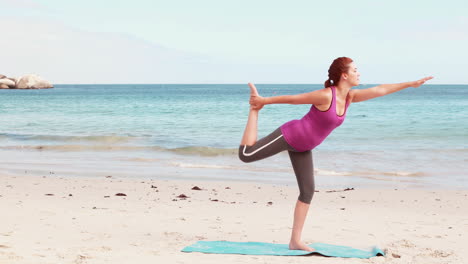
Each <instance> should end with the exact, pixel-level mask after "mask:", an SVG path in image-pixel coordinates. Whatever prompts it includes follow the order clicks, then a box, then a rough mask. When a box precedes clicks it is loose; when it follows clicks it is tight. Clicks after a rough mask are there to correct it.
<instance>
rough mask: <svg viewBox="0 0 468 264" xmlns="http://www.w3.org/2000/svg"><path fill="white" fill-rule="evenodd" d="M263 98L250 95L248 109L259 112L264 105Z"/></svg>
mask: <svg viewBox="0 0 468 264" xmlns="http://www.w3.org/2000/svg"><path fill="white" fill-rule="evenodd" d="M264 102H265V98H263V97H261V96H260V95H250V100H249V103H250V108H252V110H260V109H262V108H263V106H264V105H265V103H264Z"/></svg>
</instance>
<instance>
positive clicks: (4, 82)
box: [0, 78, 16, 89]
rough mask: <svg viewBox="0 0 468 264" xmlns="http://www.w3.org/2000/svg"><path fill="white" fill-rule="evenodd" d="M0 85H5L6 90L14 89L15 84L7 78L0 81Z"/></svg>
mask: <svg viewBox="0 0 468 264" xmlns="http://www.w3.org/2000/svg"><path fill="white" fill-rule="evenodd" d="M0 84H5V85H6V86H7V87H8V88H14V87H15V86H16V83H15V82H14V81H12V80H10V79H7V78H3V79H0ZM3 89H5V88H3Z"/></svg>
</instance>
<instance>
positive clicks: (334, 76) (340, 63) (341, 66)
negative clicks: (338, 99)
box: [324, 57, 353, 88]
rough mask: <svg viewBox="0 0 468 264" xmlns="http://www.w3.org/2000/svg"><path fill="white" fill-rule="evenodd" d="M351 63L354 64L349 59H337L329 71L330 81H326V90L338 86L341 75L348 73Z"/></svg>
mask: <svg viewBox="0 0 468 264" xmlns="http://www.w3.org/2000/svg"><path fill="white" fill-rule="evenodd" d="M351 62H353V60H352V59H350V58H348V57H339V58H336V59H335V60H334V61H333V63H332V64H331V65H330V68H329V69H328V80H326V81H325V84H324V85H325V88H327V87H330V86H332V85H335V86H336V85H338V83H339V82H340V78H341V74H342V73H345V72H348V68H349V64H350V63H351Z"/></svg>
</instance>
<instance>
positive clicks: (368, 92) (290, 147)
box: [239, 57, 433, 251]
mask: <svg viewBox="0 0 468 264" xmlns="http://www.w3.org/2000/svg"><path fill="white" fill-rule="evenodd" d="M359 75H360V74H359V72H358V71H357V68H356V66H355V65H354V63H353V60H351V59H350V58H347V57H340V58H337V59H335V60H334V61H333V63H332V64H331V66H330V68H329V70H328V80H327V81H326V82H325V88H323V89H320V90H316V91H313V92H309V93H303V94H297V95H282V96H274V97H262V96H260V95H259V94H258V92H257V89H256V88H255V86H254V85H253V84H252V83H249V86H250V112H249V116H248V120H247V125H246V128H245V131H244V135H243V137H242V141H241V143H240V147H239V158H240V159H241V160H242V161H244V162H253V161H257V160H261V159H264V158H267V157H270V156H272V155H275V154H277V153H279V152H282V151H285V150H287V151H288V153H289V157H290V159H291V163H292V167H293V169H294V173H295V174H296V179H297V183H298V185H299V197H298V201H297V202H296V207H295V210H294V222H293V229H292V234H291V239H290V242H289V248H290V249H293V250H294V249H297V250H307V251H313V249H312V248H310V247H308V246H307V245H306V244H305V243H304V242H302V241H301V234H302V229H303V226H304V221H305V219H306V216H307V212H308V210H309V205H310V202H311V200H312V196H313V195H314V190H315V183H314V167H313V163H312V149H314V148H315V147H316V146H318V145H319V144H320V143H322V141H323V140H325V138H326V137H327V136H328V135H329V134H330V133H331V132H332V131H333V130H334V129H335V128H336V127H338V126H340V125H341V124H342V123H343V121H344V119H345V117H346V111H347V109H348V106H349V105H350V104H351V103H357V102H362V101H366V100H369V99H372V98H376V97H380V96H384V95H387V94H390V93H394V92H397V91H400V90H402V89H405V88H408V87H414V88H416V87H419V86H421V85H422V84H424V83H425V82H426V81H428V80H430V79H432V78H433V77H426V78H423V79H420V80H418V81H412V82H405V83H397V84H382V85H378V86H375V87H372V88H367V89H354V90H353V89H352V87H354V86H357V85H359ZM267 104H312V107H311V108H310V111H309V112H308V113H307V114H305V115H304V117H302V118H301V119H299V120H292V121H289V122H287V123H285V124H283V125H282V126H280V127H279V128H278V129H276V130H275V131H273V132H272V133H271V134H270V135H268V136H266V137H264V138H262V139H260V140H258V141H257V121H258V112H259V110H260V109H262V107H263V106H264V105H267Z"/></svg>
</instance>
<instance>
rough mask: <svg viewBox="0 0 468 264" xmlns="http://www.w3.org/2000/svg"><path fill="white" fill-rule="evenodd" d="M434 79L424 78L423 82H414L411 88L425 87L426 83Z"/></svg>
mask: <svg viewBox="0 0 468 264" xmlns="http://www.w3.org/2000/svg"><path fill="white" fill-rule="evenodd" d="M432 78H434V77H432V76H429V77H425V78H422V79H421V80H417V81H414V82H412V83H411V85H410V87H414V88H418V87H419V86H421V85H423V84H424V83H425V82H427V81H429V80H430V79H432Z"/></svg>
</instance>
